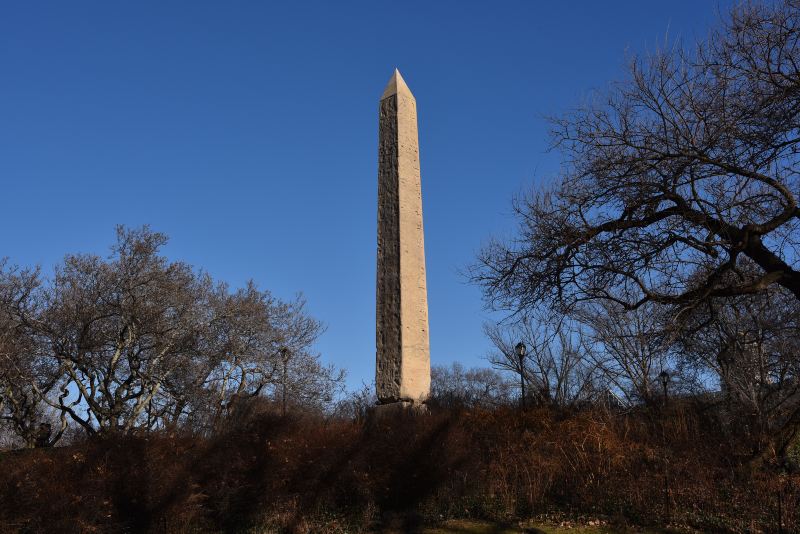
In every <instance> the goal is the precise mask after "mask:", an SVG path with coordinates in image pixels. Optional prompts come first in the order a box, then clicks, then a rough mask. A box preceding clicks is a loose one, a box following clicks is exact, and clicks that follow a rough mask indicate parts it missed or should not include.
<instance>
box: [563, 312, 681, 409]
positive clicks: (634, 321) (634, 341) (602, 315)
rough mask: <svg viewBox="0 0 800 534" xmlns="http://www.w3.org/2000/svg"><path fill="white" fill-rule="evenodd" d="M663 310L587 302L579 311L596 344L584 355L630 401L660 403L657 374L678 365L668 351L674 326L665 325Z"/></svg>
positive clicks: (614, 388) (579, 315) (578, 316)
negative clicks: (673, 362)
mask: <svg viewBox="0 0 800 534" xmlns="http://www.w3.org/2000/svg"><path fill="white" fill-rule="evenodd" d="M664 313H665V310H664V308H662V307H660V306H656V305H653V304H652V303H648V304H645V305H643V306H641V307H639V308H637V309H635V310H625V309H624V307H622V306H620V305H619V304H617V303H615V302H610V301H601V302H599V303H597V304H592V305H584V306H582V307H581V308H580V309H579V310H578V311H577V313H576V316H577V318H578V320H579V321H581V322H582V323H583V324H585V325H587V326H588V328H589V331H588V332H587V333H586V334H587V336H588V337H589V339H590V340H591V341H592V344H593V347H592V349H591V350H587V351H586V352H585V354H587V356H588V357H590V358H591V359H592V360H593V361H594V362H595V363H596V365H597V370H598V372H600V373H602V375H603V379H604V381H605V382H607V383H608V384H609V386H611V387H612V390H613V391H615V393H617V392H618V393H621V394H622V395H624V397H625V399H626V401H627V403H628V404H633V403H639V402H644V403H646V404H653V403H655V402H657V401H658V399H659V398H660V396H661V393H660V388H661V386H660V385H659V384H658V375H659V374H660V373H661V372H662V371H666V370H667V369H674V368H675V366H674V365H672V362H671V361H670V351H669V348H670V344H671V342H672V335H671V334H672V332H673V329H671V328H669V329H665V328H664V326H665V321H664V320H662V319H661V316H662V315H663V314H664ZM666 326H668V327H669V326H670V325H669V323H668V322H666ZM673 374H674V373H673Z"/></svg>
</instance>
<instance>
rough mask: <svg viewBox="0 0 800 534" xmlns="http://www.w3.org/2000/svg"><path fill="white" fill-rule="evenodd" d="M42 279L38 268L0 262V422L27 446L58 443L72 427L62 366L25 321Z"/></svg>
mask: <svg viewBox="0 0 800 534" xmlns="http://www.w3.org/2000/svg"><path fill="white" fill-rule="evenodd" d="M39 285H40V280H39V275H38V272H37V271H35V270H20V269H18V268H13V267H8V266H7V265H6V264H5V262H0V422H2V421H5V423H6V427H7V428H8V429H9V430H10V431H11V433H12V434H13V435H14V436H16V438H17V439H18V440H19V441H21V442H22V443H23V444H24V445H25V446H26V447H36V446H40V447H41V446H50V445H53V444H55V443H56V442H57V441H58V440H59V439H60V438H61V436H62V434H63V433H64V430H65V429H66V427H67V418H66V415H65V410H64V409H63V407H64V406H65V405H64V398H65V397H66V395H67V394H66V391H62V390H60V389H59V386H63V373H62V370H61V368H60V367H59V366H58V365H57V364H56V363H54V362H53V361H51V360H48V359H47V358H45V357H43V355H42V352H41V348H42V347H41V345H40V343H39V341H38V339H37V338H36V337H35V336H33V335H31V332H30V331H29V330H28V329H26V328H25V324H24V321H23V317H24V316H25V315H28V314H29V313H31V309H32V308H33V307H34V306H35V304H34V302H33V295H34V293H35V292H36V290H37V289H38V287H39ZM56 401H57V402H58V407H59V408H58V409H54V408H53V406H55V402H56ZM56 425H57V426H58V430H56V431H55V432H54V431H53V427H54V426H56Z"/></svg>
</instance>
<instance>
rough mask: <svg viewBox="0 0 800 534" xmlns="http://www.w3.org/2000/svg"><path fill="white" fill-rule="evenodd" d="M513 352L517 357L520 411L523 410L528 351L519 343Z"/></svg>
mask: <svg viewBox="0 0 800 534" xmlns="http://www.w3.org/2000/svg"><path fill="white" fill-rule="evenodd" d="M514 350H515V351H516V353H517V357H519V386H520V391H521V393H522V396H521V397H520V399H519V402H520V406H521V407H522V409H523V410H524V409H525V352H526V351H527V350H528V347H526V346H525V343H523V342H522V341H520V342H519V343H517V346H516V347H514Z"/></svg>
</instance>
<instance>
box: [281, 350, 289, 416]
mask: <svg viewBox="0 0 800 534" xmlns="http://www.w3.org/2000/svg"><path fill="white" fill-rule="evenodd" d="M281 361H282V362H283V388H281V389H282V391H281V393H282V397H283V399H282V401H283V402H282V403H281V404H282V409H281V415H282V416H283V417H286V382H287V379H288V377H287V374H288V373H287V371H288V369H287V367H288V365H289V349H288V348H286V347H281Z"/></svg>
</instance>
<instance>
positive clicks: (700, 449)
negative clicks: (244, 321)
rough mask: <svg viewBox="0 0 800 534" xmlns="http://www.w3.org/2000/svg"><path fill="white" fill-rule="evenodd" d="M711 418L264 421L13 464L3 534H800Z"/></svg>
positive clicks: (784, 482)
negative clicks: (562, 528) (563, 533)
mask: <svg viewBox="0 0 800 534" xmlns="http://www.w3.org/2000/svg"><path fill="white" fill-rule="evenodd" d="M708 413H709V412H708V411H704V410H701V409H700V408H693V407H688V406H686V407H676V408H674V409H673V410H672V412H671V413H670V414H668V415H667V416H666V417H665V418H664V419H657V418H655V417H653V414H648V413H647V412H641V413H633V414H628V415H616V416H615V415H609V414H607V413H603V412H599V411H598V412H595V411H585V412H579V413H560V412H557V411H553V410H545V409H541V410H531V411H529V412H528V413H527V414H526V415H525V417H524V419H523V418H521V417H520V416H519V414H517V413H516V412H515V411H513V410H496V411H480V410H473V411H452V412H440V413H433V414H431V415H429V416H424V417H407V418H401V419H398V420H394V421H386V420H383V421H366V422H358V423H355V422H351V421H342V420H325V419H323V418H317V417H312V416H305V417H303V418H298V419H295V418H286V419H283V418H280V417H277V416H274V415H261V416H256V417H254V418H252V420H250V421H248V422H247V423H246V424H243V425H242V426H240V427H238V428H236V429H234V430H230V431H227V432H224V433H222V434H220V435H218V436H215V437H213V438H198V437H192V436H189V435H167V434H149V435H142V436H127V437H119V438H115V439H107V440H104V441H94V442H84V443H80V444H75V445H72V446H70V447H64V448H58V449H50V450H33V451H21V452H14V453H3V454H0V531H3V532H6V531H9V532H14V531H20V532H119V531H124V530H127V531H136V532H193V531H204V532H205V531H210V532H215V531H216V532H237V531H248V530H249V529H251V528H255V527H258V528H261V529H267V531H269V530H274V531H286V532H326V531H328V532H354V531H359V530H373V531H376V529H377V531H380V530H381V529H382V528H383V526H384V525H393V528H400V529H401V530H402V531H406V532H412V531H415V530H418V529H419V528H421V526H422V525H425V524H432V523H438V522H440V521H442V520H446V519H450V518H461V519H463V518H476V519H486V520H492V521H512V520H516V519H524V518H527V517H533V516H536V515H539V514H543V513H547V512H558V513H562V514H567V515H570V516H578V515H580V514H586V515H589V516H591V517H605V518H607V519H608V520H610V521H612V522H613V524H615V525H625V524H637V525H658V524H664V523H665V522H666V521H667V520H669V521H670V522H672V523H675V524H683V525H689V526H693V527H694V528H697V529H700V530H704V531H717V532H757V531H777V517H778V503H779V501H780V505H781V514H782V517H783V523H784V531H785V532H797V531H798V524H800V523H798V521H799V520H800V516H799V515H798V507H797V505H798V503H799V502H800V480H798V477H797V476H796V475H792V474H788V473H784V472H782V471H780V470H779V469H778V468H777V467H776V466H771V464H770V462H768V461H767V462H764V461H762V462H760V463H757V464H755V463H753V462H752V460H751V459H750V458H749V457H748V456H747V452H746V451H745V450H740V449H745V447H739V446H737V443H736V441H735V439H731V438H727V437H726V435H725V433H724V432H723V430H722V429H721V426H720V425H719V423H718V422H717V421H716V420H715V419H714V418H713V417H712V416H710V415H708ZM662 421H663V423H662ZM665 470H666V482H665V476H664V475H665ZM620 528H621V527H620Z"/></svg>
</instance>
